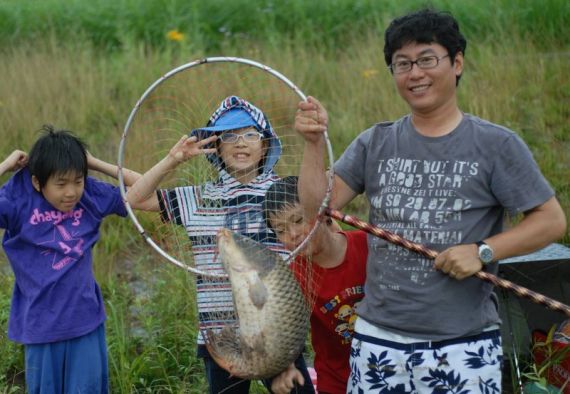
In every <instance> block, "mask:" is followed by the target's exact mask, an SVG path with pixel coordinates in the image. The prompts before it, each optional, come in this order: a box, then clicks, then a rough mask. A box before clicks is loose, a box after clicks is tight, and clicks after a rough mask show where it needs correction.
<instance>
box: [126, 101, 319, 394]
mask: <svg viewBox="0 0 570 394" xmlns="http://www.w3.org/2000/svg"><path fill="white" fill-rule="evenodd" d="M281 150H282V148H281V142H280V141H279V139H278V137H277V135H276V134H275V132H274V130H273V128H272V126H271V124H270V123H269V120H268V119H267V117H266V116H265V114H264V113H263V112H262V111H261V110H259V109H258V108H257V107H255V106H254V105H252V104H251V103H249V102H248V101H246V100H244V99H242V98H239V97H237V96H229V97H227V98H226V99H224V100H223V101H222V103H221V104H220V106H219V108H218V109H217V110H216V111H215V112H214V113H213V114H212V116H211V117H210V119H209V121H208V123H207V125H206V127H203V128H199V129H195V130H193V131H192V132H191V133H190V136H183V137H182V138H181V139H180V140H179V141H178V142H177V143H176V144H175V145H174V147H172V149H171V150H170V152H169V153H168V155H167V156H166V157H165V158H164V159H163V160H161V161H160V162H159V163H157V164H156V165H155V166H154V167H152V168H151V169H150V170H149V171H148V172H146V173H145V174H144V175H143V177H142V178H141V179H140V180H139V181H137V182H136V183H135V185H133V187H132V188H131V190H130V191H129V194H128V200H129V203H130V204H131V205H132V206H133V208H135V209H137V208H138V209H143V210H147V211H157V212H160V214H161V216H162V219H163V220H164V221H167V222H172V223H175V224H178V225H182V226H184V228H185V229H186V231H187V233H188V236H189V238H190V241H191V243H192V252H193V256H194V263H195V266H196V268H197V269H199V270H200V271H203V272H210V273H212V274H222V273H224V270H223V266H222V263H221V261H219V260H218V259H216V256H215V251H216V234H217V232H218V230H219V229H221V228H224V227H225V228H229V229H231V230H233V231H235V232H238V233H241V234H243V235H246V236H248V237H250V238H252V239H254V240H256V241H258V242H262V243H263V244H265V245H266V246H267V247H269V248H271V249H274V250H281V251H283V246H282V245H281V244H279V242H278V241H277V239H276V237H275V235H274V234H273V232H271V231H270V230H268V229H267V227H266V225H265V222H264V217H263V211H262V207H261V204H262V202H263V200H264V198H265V193H266V192H267V189H268V188H269V187H270V186H271V185H272V184H273V183H274V182H275V181H276V180H278V179H279V178H278V176H277V175H276V174H275V172H274V171H273V167H274V166H275V164H276V163H277V161H278V159H279V157H280V155H281ZM201 154H206V157H207V159H208V161H209V162H210V163H211V164H212V165H213V166H214V167H215V168H216V169H217V170H218V173H219V177H218V179H217V180H216V181H211V182H206V183H205V184H201V185H190V186H182V187H176V188H174V189H170V190H164V189H160V190H156V189H157V187H158V185H159V183H160V181H161V180H162V179H163V178H164V177H165V176H166V175H167V174H168V173H169V172H170V171H172V170H173V169H174V168H176V167H177V166H178V165H179V164H181V163H182V162H184V161H186V160H189V159H191V158H192V157H194V156H198V155H201ZM196 291H197V300H198V314H199V328H200V332H202V331H203V330H204V329H213V330H219V329H221V328H222V327H224V326H226V325H231V324H233V323H234V321H235V319H234V318H233V300H232V293H231V285H230V283H229V281H228V280H227V279H219V280H216V281H215V282H214V283H213V282H212V280H211V279H209V280H207V281H206V280H204V279H203V278H201V277H197V284H196ZM220 316H224V317H225V318H224V319H220ZM198 356H199V357H203V358H204V364H205V368H206V378H207V380H208V383H209V386H210V392H211V393H219V392H222V391H223V392H224V393H248V392H249V386H250V382H249V381H247V380H242V379H238V378H235V377H230V376H229V373H228V372H227V371H225V370H224V369H222V368H221V367H220V366H219V365H217V364H216V363H215V361H214V360H213V359H212V358H211V357H210V355H209V354H208V351H207V349H206V346H205V343H204V339H203V337H202V335H201V334H199V336H198ZM297 361H298V362H297V364H298V365H297V367H298V368H299V369H300V370H301V371H303V374H304V375H305V377H306V379H305V382H307V387H306V391H305V390H304V389H303V390H304V391H297V392H314V391H313V389H312V386H311V385H310V381H311V379H310V377H309V374H308V372H307V369H306V365H305V363H304V360H303V358H302V356H300V357H299V359H298V360H297Z"/></svg>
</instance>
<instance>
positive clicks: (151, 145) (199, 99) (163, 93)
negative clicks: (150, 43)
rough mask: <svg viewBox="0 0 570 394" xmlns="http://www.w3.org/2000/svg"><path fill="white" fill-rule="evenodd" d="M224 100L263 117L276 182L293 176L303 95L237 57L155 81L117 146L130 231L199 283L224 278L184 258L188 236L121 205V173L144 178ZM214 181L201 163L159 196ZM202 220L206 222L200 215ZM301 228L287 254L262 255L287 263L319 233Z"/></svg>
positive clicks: (180, 171) (189, 255) (177, 175)
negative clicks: (273, 137)
mask: <svg viewBox="0 0 570 394" xmlns="http://www.w3.org/2000/svg"><path fill="white" fill-rule="evenodd" d="M229 96H238V97H240V98H243V99H245V100H247V101H248V102H249V103H252V104H253V105H255V106H256V107H257V108H259V109H261V111H263V113H264V114H265V115H266V117H267V119H268V120H269V122H270V123H271V125H272V127H273V129H274V131H275V133H276V134H277V137H278V138H279V140H280V143H281V147H282V153H281V155H280V157H279V160H278V162H277V163H276V164H275V167H274V172H275V174H276V175H277V177H278V178H282V177H286V176H290V175H298V174H299V171H300V163H301V159H302V154H303V146H304V145H303V144H304V142H303V139H302V137H301V136H299V135H298V134H297V133H296V132H295V130H294V127H293V126H294V120H295V113H296V108H297V103H298V101H299V99H302V100H305V99H306V96H305V94H304V93H303V92H302V91H301V90H300V89H299V88H298V87H297V86H296V85H295V84H293V83H292V82H291V81H290V80H289V79H287V78H286V77H285V76H284V75H283V74H281V73H279V72H277V71H275V70H273V69H271V68H270V67H268V66H266V65H263V64H261V63H258V62H255V61H252V60H248V59H243V58H237V57H210V58H204V59H200V60H197V61H193V62H190V63H187V64H184V65H182V66H180V67H177V68H175V69H173V70H171V71H169V72H168V73H166V74H165V75H163V76H162V77H160V78H159V79H158V80H156V81H155V82H154V83H153V84H152V85H150V87H149V88H148V89H147V90H146V91H145V92H144V93H143V95H142V96H141V97H140V99H139V100H138V101H137V103H136V105H135V106H134V108H133V110H132V111H131V113H130V115H129V117H128V120H127V122H126V125H125V128H124V131H123V134H122V137H121V142H120V146H119V153H118V166H119V183H120V189H121V194H122V196H123V199H124V200H125V202H126V207H127V211H128V214H129V217H130V218H131V220H132V222H133V223H134V225H135V227H136V229H137V231H138V232H139V233H140V234H141V235H142V236H143V238H144V239H145V241H146V242H147V243H148V244H149V245H150V246H151V247H152V248H153V249H154V250H156V251H157V252H158V253H159V254H160V255H161V256H162V257H164V258H165V259H166V260H167V261H169V262H170V263H173V264H175V265H177V266H178V267H181V268H183V269H185V270H187V271H189V272H192V273H194V274H197V275H200V276H203V277H212V278H215V277H218V278H220V277H225V276H226V274H225V273H224V271H223V269H221V266H220V267H217V268H216V267H215V268H214V269H212V268H211V267H208V268H204V267H205V266H201V265H200V263H199V262H198V261H197V259H196V249H194V250H192V248H193V246H196V245H193V244H192V242H191V241H190V240H189V236H188V234H189V232H188V231H189V230H188V228H184V226H183V225H182V226H180V225H173V224H172V223H165V221H164V218H162V219H161V217H160V215H159V214H157V213H156V212H140V211H135V210H133V209H132V208H131V206H130V204H129V203H128V202H127V201H126V193H127V188H126V186H125V183H124V176H123V170H122V169H123V168H129V169H133V170H136V171H138V172H140V173H144V172H145V171H147V170H148V169H149V168H151V167H152V166H153V165H154V164H156V163H157V162H158V161H160V160H161V159H162V158H163V157H165V156H166V154H167V153H168V151H169V149H170V148H171V147H172V146H173V145H174V143H175V142H176V141H177V140H178V139H179V138H180V137H181V136H182V135H184V134H189V133H190V132H191V131H192V130H194V129H197V128H200V127H204V126H206V123H207V121H208V119H209V118H210V116H211V115H212V113H213V112H214V111H215V110H216V109H217V108H218V106H219V104H220V102H222V100H224V99H225V98H227V97H229ZM325 139H326V146H327V148H326V149H327V154H328V160H329V165H330V166H331V167H332V164H333V162H334V160H333V154H332V148H331V144H330V141H329V139H328V135H326V134H325ZM218 177H219V172H218V171H217V169H216V168H214V166H212V163H211V162H209V161H208V159H207V157H205V155H204V156H202V157H195V158H193V159H191V160H189V161H188V162H186V163H183V164H182V165H180V166H179V167H178V168H177V169H176V170H174V171H173V172H172V173H171V174H170V175H169V176H168V177H167V178H166V179H164V180H163V181H162V182H161V184H160V185H159V188H160V189H163V190H171V189H174V188H177V187H182V186H186V185H194V186H198V185H204V184H207V183H213V182H216V181H217V179H218ZM331 185H332V173H331V174H330V177H329V193H327V196H326V197H325V200H324V203H323V204H322V205H323V207H324V206H325V205H326V203H327V202H328V199H329V198H330V189H331ZM195 192H196V193H198V194H199V193H206V192H207V191H206V190H205V189H199V188H196V190H195ZM210 208H216V207H210ZM218 208H219V207H218ZM204 209H207V207H205V208H204ZM323 209H324V208H323ZM321 213H322V212H319V214H321ZM238 216H239V215H238ZM203 218H206V219H204V220H207V215H204V217H203ZM237 219H239V220H237ZM237 219H236V220H237V221H239V222H240V224H239V226H241V229H242V230H243V227H244V226H246V227H247V226H248V225H251V226H253V225H255V224H254V223H253V222H248V219H247V217H244V216H241V217H238V218H237ZM306 220H307V221H308V222H309V223H312V228H311V230H310V232H309V234H308V235H307V236H306V237H305V238H304V240H303V242H302V243H301V244H299V245H298V246H297V247H296V248H295V250H293V251H287V250H284V249H283V248H282V247H279V246H278V245H269V246H270V248H271V249H274V250H277V251H278V252H280V253H281V255H282V256H284V257H285V258H286V259H288V260H289V261H291V260H292V259H293V258H294V257H295V256H297V254H298V253H299V252H300V251H301V250H303V248H305V246H306V245H307V243H308V242H309V241H310V239H311V237H312V235H313V234H314V233H315V231H316V229H317V227H318V225H319V221H318V220H317V218H306ZM228 223H231V219H229V218H228V217H226V220H225V223H224V224H226V226H225V227H228V226H227V224H228ZM229 227H230V228H231V226H229ZM231 229H232V230H234V231H235V230H236V228H231ZM194 230H195V229H194ZM197 231H198V232H199V230H197ZM237 231H238V232H239V229H237ZM206 233H207V234H206ZM206 233H205V234H204V235H203V237H212V233H211V232H208V231H206ZM199 236H200V235H197V237H199ZM193 239H194V241H195V240H196V238H193ZM210 241H212V240H210ZM207 243H208V244H212V243H215V242H214V241H212V242H207Z"/></svg>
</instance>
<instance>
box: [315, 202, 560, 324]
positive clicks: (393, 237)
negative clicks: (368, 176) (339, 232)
mask: <svg viewBox="0 0 570 394" xmlns="http://www.w3.org/2000/svg"><path fill="white" fill-rule="evenodd" d="M324 214H325V215H326V216H329V217H332V218H334V219H336V220H339V221H341V222H343V223H346V224H348V225H351V226H353V227H355V228H358V229H360V230H363V231H365V232H367V233H368V234H372V235H374V236H376V237H378V238H382V239H383V240H385V241H388V242H390V243H392V244H394V245H398V246H400V247H402V248H405V249H408V250H411V251H413V252H415V253H418V254H421V255H422V256H425V257H427V258H429V259H435V258H436V257H437V255H438V252H436V251H435V250H432V249H429V248H427V247H425V246H424V245H421V244H418V243H415V242H412V241H410V240H408V239H406V238H404V237H402V236H400V235H398V234H395V233H393V232H390V231H387V230H385V229H382V228H380V227H378V226H374V225H372V224H370V223H368V222H365V221H363V220H360V219H358V218H356V217H354V216H351V215H347V214H344V213H342V212H341V211H338V210H336V209H332V208H325V209H324ZM475 276H476V277H477V278H479V279H481V280H484V281H486V282H489V283H492V284H493V285H495V286H497V287H500V288H501V289H505V290H509V291H512V292H514V293H515V294H516V295H517V296H519V297H523V298H527V299H529V300H530V301H532V302H534V303H536V304H539V305H543V306H545V307H547V308H548V309H552V310H554V311H558V312H562V313H564V314H565V315H566V316H569V317H570V307H569V306H568V305H565V304H563V303H562V302H560V301H556V300H554V299H552V298H549V297H547V296H545V295H543V294H540V293H537V292H535V291H532V290H530V289H528V288H526V287H523V286H519V285H517V284H515V283H513V282H511V281H509V280H506V279H502V278H499V277H497V276H496V275H493V274H491V273H488V272H485V271H478V272H476V273H475Z"/></svg>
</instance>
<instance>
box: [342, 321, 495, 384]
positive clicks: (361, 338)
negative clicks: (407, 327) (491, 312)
mask: <svg viewBox="0 0 570 394" xmlns="http://www.w3.org/2000/svg"><path fill="white" fill-rule="evenodd" d="M502 360H503V350H502V346H501V333H500V331H499V330H498V329H496V330H491V331H484V332H482V333H481V334H478V335H474V336H470V337H462V338H457V339H451V340H446V341H439V342H414V343H401V342H394V341H389V340H385V339H380V338H376V337H373V336H369V335H364V334H361V333H358V332H355V333H354V337H353V339H352V347H351V352H350V366H351V370H352V371H351V374H350V377H349V381H348V386H347V393H351V394H361V393H385V394H388V393H390V394H404V393H413V394H418V393H420V394H424V393H425V394H427V393H430V394H446V393H450V394H451V393H453V394H470V393H483V394H499V393H500V392H501V364H502Z"/></svg>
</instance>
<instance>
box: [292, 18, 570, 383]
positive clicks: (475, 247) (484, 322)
mask: <svg viewBox="0 0 570 394" xmlns="http://www.w3.org/2000/svg"><path fill="white" fill-rule="evenodd" d="M465 48H466V41H465V39H464V37H463V36H462V34H461V33H460V31H459V27H458V24H457V22H456V21H455V19H454V18H453V17H452V16H451V15H450V14H447V13H440V12H437V11H433V10H422V11H419V12H415V13H412V14H408V15H405V16H403V17H401V18H397V19H395V20H394V21H393V22H392V23H391V25H390V26H389V27H388V29H387V30H386V33H385V47H384V54H385V60H386V63H387V64H388V66H389V68H390V70H391V72H392V74H393V77H394V81H395V84H396V87H397V89H398V92H399V93H400V95H401V96H402V98H403V99H404V100H405V101H406V102H407V103H408V105H409V107H410V112H411V113H410V114H409V115H406V116H404V117H403V118H401V119H399V120H397V121H395V122H387V123H379V124H376V125H375V126H373V127H371V128H370V129H368V130H366V131H364V132H363V133H362V134H361V135H360V136H359V137H357V138H356V140H354V141H353V142H352V144H351V145H350V146H349V147H348V149H347V150H346V151H345V152H344V154H343V155H342V156H341V158H340V159H339V160H338V162H337V163H336V164H335V166H334V170H335V178H334V193H333V200H332V203H331V204H332V206H333V207H334V208H342V207H343V206H345V205H346V204H347V203H348V202H350V201H351V200H352V199H353V198H354V197H355V196H356V195H358V194H361V193H366V196H367V198H368V200H369V203H370V217H369V219H370V222H371V223H373V224H375V225H379V226H381V227H383V228H385V229H387V230H390V231H392V232H394V233H397V234H399V235H401V236H403V237H405V238H407V239H410V240H411V241H413V242H417V243H421V244H423V245H425V246H427V247H428V248H431V249H435V250H437V251H438V252H440V253H439V256H438V257H437V259H436V260H435V263H434V261H431V260H428V259H426V258H424V257H422V256H420V255H417V254H414V253H412V252H409V251H407V250H404V249H402V248H400V247H397V246H394V245H391V244H389V243H387V242H385V241H383V240H380V239H377V238H374V237H372V236H370V237H369V241H368V242H369V257H368V267H367V280H366V286H365V294H366V295H365V297H364V299H363V301H362V303H361V304H360V305H359V307H358V309H357V314H358V317H359V318H358V320H357V322H356V327H355V335H354V340H353V343H352V355H351V368H352V374H351V378H350V381H349V389H348V390H349V392H359V391H364V392H367V391H369V390H372V389H375V390H377V389H379V388H383V389H387V390H392V391H390V392H431V391H432V390H433V388H434V386H435V385H444V386H446V387H452V386H453V387H454V389H453V392H460V391H461V390H462V389H465V390H473V392H479V391H481V392H500V384H501V383H500V380H501V376H500V360H501V357H502V350H501V345H500V333H499V330H498V325H499V324H500V320H499V317H498V313H497V302H496V300H495V298H494V295H493V292H492V288H491V285H489V284H487V283H484V282H482V281H480V280H479V279H477V278H475V277H473V274H475V273H476V272H478V271H479V270H486V271H489V272H491V273H496V272H497V263H496V261H497V260H500V259H504V258H507V257H510V256H515V255H520V254H525V253H530V252H532V251H534V250H536V249H539V248H541V247H543V246H546V245H547V244H549V243H551V242H553V241H555V240H556V239H558V238H560V237H562V236H563V235H564V233H565V230H566V221H565V216H564V213H563V212H562V209H561V208H560V205H559V203H558V201H557V200H556V198H555V197H554V191H553V189H552V188H551V187H550V185H549V184H548V182H547V181H546V180H545V179H544V177H543V176H542V174H541V173H540V170H539V168H538V166H537V165H536V163H535V161H534V159H533V157H532V154H531V153H530V151H529V149H528V148H527V146H526V145H525V143H524V142H523V141H522V140H521V139H520V138H519V137H518V136H517V135H516V134H515V133H514V132H512V131H511V130H508V129H506V128H504V127H501V126H498V125H495V124H492V123H490V122H488V121H485V120H482V119H480V118H477V117H476V116H473V115H469V114H465V113H463V112H462V111H461V110H460V109H459V107H458V105H457V97H456V90H457V85H458V83H459V79H460V77H461V74H462V72H463V66H464V53H465ZM327 125H328V117H327V114H326V111H325V109H324V108H323V106H322V105H321V104H320V103H319V102H318V100H316V99H314V98H309V100H308V101H307V102H301V103H300V104H299V112H298V115H297V119H296V128H297V130H298V131H299V132H300V133H301V134H302V135H303V136H304V138H305V141H306V144H305V155H304V163H303V168H302V171H301V178H300V197H301V201H302V203H303V204H304V206H305V209H306V211H307V212H308V213H309V214H314V213H315V212H316V211H317V209H318V203H319V202H320V201H322V196H323V195H324V192H325V190H326V179H325V177H324V167H325V166H324V158H323V149H324V138H323V136H322V132H323V131H324V130H325V129H326V127H327ZM506 212H508V213H509V214H511V215H514V214H518V213H522V214H523V219H522V220H521V221H520V222H519V223H518V224H517V225H515V226H513V227H511V228H509V229H507V230H505V229H504V228H503V218H504V215H505V213H506ZM394 390H395V391H394ZM466 392H467V391H466ZM468 392H471V391H468Z"/></svg>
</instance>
